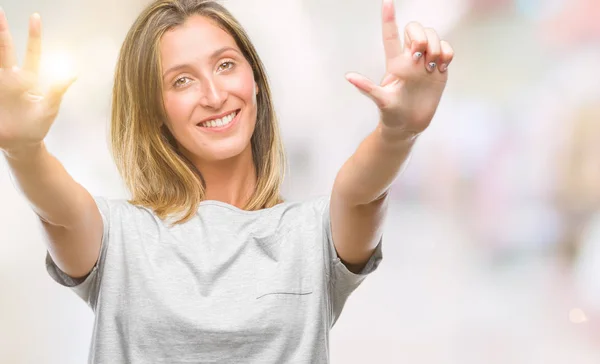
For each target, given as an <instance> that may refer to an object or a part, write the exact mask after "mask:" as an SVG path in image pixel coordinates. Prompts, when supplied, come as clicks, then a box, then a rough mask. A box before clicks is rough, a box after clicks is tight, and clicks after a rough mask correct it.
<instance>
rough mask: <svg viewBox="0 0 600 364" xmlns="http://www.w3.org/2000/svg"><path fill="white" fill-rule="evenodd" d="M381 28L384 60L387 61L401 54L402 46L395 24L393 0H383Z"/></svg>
mask: <svg viewBox="0 0 600 364" xmlns="http://www.w3.org/2000/svg"><path fill="white" fill-rule="evenodd" d="M382 13H383V14H382V15H383V16H382V18H383V19H382V20H383V23H382V26H383V48H384V50H385V58H386V59H387V60H388V61H389V60H391V59H394V58H396V57H398V56H399V55H400V54H401V53H402V44H401V43H400V37H399V33H398V25H397V24H396V9H395V7H394V0H383V9H382Z"/></svg>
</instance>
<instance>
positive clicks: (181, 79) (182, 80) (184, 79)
mask: <svg viewBox="0 0 600 364" xmlns="http://www.w3.org/2000/svg"><path fill="white" fill-rule="evenodd" d="M189 81H190V79H189V78H188V77H179V78H178V79H176V80H175V83H173V86H175V87H183V86H185V85H187V84H188V83H189Z"/></svg>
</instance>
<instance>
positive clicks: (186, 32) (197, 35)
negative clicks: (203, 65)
mask: <svg viewBox="0 0 600 364" xmlns="http://www.w3.org/2000/svg"><path fill="white" fill-rule="evenodd" d="M225 46H229V47H232V48H234V49H237V50H239V48H238V46H237V44H236V43H235V40H234V39H233V37H232V36H231V35H230V34H229V33H227V32H226V31H225V30H223V29H222V28H221V27H219V26H218V25H217V23H216V22H215V21H214V20H212V19H209V18H207V17H204V16H201V15H193V16H191V17H189V18H188V19H187V20H186V21H185V23H184V24H183V25H180V26H177V27H175V28H173V29H170V30H169V31H167V32H166V33H165V34H164V35H163V36H162V38H161V40H160V54H161V59H162V62H163V64H167V63H173V62H178V61H185V60H190V59H196V60H199V59H204V58H208V57H209V56H210V55H211V54H212V53H213V52H214V51H215V50H218V49H221V48H223V47H225Z"/></svg>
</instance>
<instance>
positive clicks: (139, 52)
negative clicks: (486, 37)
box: [0, 0, 453, 364]
mask: <svg viewBox="0 0 600 364" xmlns="http://www.w3.org/2000/svg"><path fill="white" fill-rule="evenodd" d="M404 35H405V37H404V41H405V45H404V47H403V46H402V45H401V41H400V39H399V35H398V29H397V26H396V24H395V17H394V5H393V3H392V2H391V1H390V0H386V1H385V2H384V4H383V40H384V43H385V57H386V70H387V75H386V76H385V78H384V80H383V82H382V84H381V85H376V84H374V83H373V82H371V81H369V80H368V79H366V78H364V77H362V76H360V75H357V74H348V75H347V78H348V80H349V81H350V82H351V83H352V84H353V85H355V86H356V87H357V88H358V89H359V90H360V91H362V92H363V93H364V94H365V95H367V96H368V97H370V98H371V99H373V101H374V102H375V103H376V104H377V106H378V107H379V108H380V110H381V118H380V120H379V121H378V122H376V123H374V130H373V132H372V133H371V134H370V135H368V136H367V137H366V138H365V140H364V141H363V142H362V143H361V144H360V146H359V147H358V149H357V150H356V153H355V154H354V155H352V156H351V157H350V158H349V159H348V161H347V162H346V163H345V164H344V165H343V167H342V168H341V170H340V171H339V173H338V175H337V178H336V180H335V183H334V186H333V189H332V193H331V196H325V197H322V198H318V199H314V200H309V201H305V202H299V203H298V202H289V201H283V200H282V197H281V196H280V186H281V182H282V178H283V170H284V153H283V147H282V145H281V139H280V135H279V129H278V126H277V120H276V117H275V113H274V111H273V103H272V98H271V93H270V89H269V84H268V82H267V77H266V74H265V70H264V68H263V65H262V63H261V61H260V58H259V57H258V55H257V53H256V50H255V49H254V47H253V45H252V43H251V42H250V40H249V38H248V36H247V35H246V33H245V32H244V30H243V28H242V27H241V26H240V25H239V24H238V22H237V21H236V20H235V19H234V18H233V17H232V16H231V14H230V13H229V12H228V11H227V10H226V9H224V8H223V7H222V6H220V5H219V4H217V3H215V2H213V1H205V0H157V1H155V2H153V3H152V4H150V5H149V6H148V7H147V8H146V9H145V10H144V11H143V12H142V14H141V15H140V16H139V17H138V18H137V20H136V21H135V23H134V24H133V26H132V27H131V30H130V31H129V33H128V35H127V37H126V39H125V41H124V44H123V46H122V49H121V53H120V57H119V59H118V63H117V69H116V74H115V83H114V90H113V103H112V108H113V109H112V122H111V144H112V151H113V154H114V158H115V161H116V164H117V166H118V168H119V171H120V173H121V174H122V176H123V179H124V180H125V182H126V184H127V186H128V187H129V190H130V192H131V199H130V200H128V201H124V200H123V201H121V200H107V199H105V198H101V197H92V195H90V193H89V192H88V191H87V190H86V189H85V188H84V187H83V186H81V185H79V184H78V183H77V182H75V181H74V180H73V178H71V177H70V176H69V174H68V173H67V172H66V171H65V170H64V168H63V167H62V165H61V164H60V163H59V161H58V160H56V159H55V158H54V157H53V156H52V155H51V154H50V153H49V152H48V151H47V150H46V148H45V147H44V142H43V140H44V137H45V136H46V134H47V132H48V129H49V128H50V126H51V125H52V123H53V121H54V119H55V117H56V115H57V113H58V110H59V104H60V100H61V96H62V95H63V94H64V92H65V91H66V89H67V88H68V86H69V83H65V84H62V85H56V86H55V87H52V88H51V89H50V90H49V91H48V93H46V94H41V93H39V92H37V88H36V80H37V72H38V67H39V65H38V63H39V57H40V18H39V16H37V15H33V16H32V18H31V20H30V37H29V44H28V47H27V55H26V60H25V62H24V64H23V66H22V67H21V68H19V67H16V64H15V55H14V49H13V45H12V42H11V38H10V35H9V32H8V26H7V21H6V19H5V16H4V14H1V15H0V41H1V42H2V43H1V44H0V52H1V53H0V63H1V65H0V66H1V68H2V71H1V72H0V148H1V149H2V150H3V152H4V154H5V156H6V158H7V161H8V164H9V166H10V169H11V171H12V173H13V175H14V177H15V180H16V182H17V184H18V186H19V188H20V189H21V191H22V192H23V194H24V195H25V197H26V198H27V199H28V200H29V202H30V203H31V206H32V208H33V209H34V211H35V212H36V213H37V214H38V215H39V218H40V220H41V223H42V225H43V228H44V230H45V232H46V235H47V237H48V239H47V240H48V256H47V257H48V258H47V267H48V271H49V273H50V275H51V276H52V277H53V278H54V279H55V280H56V281H57V282H58V283H60V284H62V285H65V286H67V287H71V288H72V289H73V290H74V291H75V292H76V293H77V294H78V295H79V296H80V297H81V298H82V299H84V300H85V301H86V302H87V303H88V304H89V305H90V306H91V308H92V309H93V310H94V312H95V325H94V332H93V339H92V344H91V352H90V357H89V361H90V362H91V363H111V364H112V363H217V362H218V363H239V362H248V363H288V362H294V363H326V362H328V361H329V350H328V342H329V341H328V337H329V331H330V328H331V327H332V326H333V325H334V323H335V322H336V320H337V318H338V317H339V315H340V313H341V311H342V308H343V306H344V303H345V301H346V299H347V298H348V296H349V295H350V294H351V292H352V291H353V290H354V289H355V288H356V287H357V286H358V285H359V284H360V283H361V282H362V281H363V279H364V278H365V277H366V276H367V275H368V274H369V273H371V272H373V271H374V270H375V269H376V268H377V266H378V264H379V262H380V261H381V256H382V255H381V240H382V224H383V221H384V218H385V215H386V210H387V207H386V203H387V198H388V193H387V192H388V188H389V186H390V185H391V183H392V182H393V181H394V179H395V178H396V177H397V175H398V173H399V171H400V170H401V167H402V165H403V163H404V162H405V160H406V158H407V156H408V154H409V152H410V151H411V148H412V146H413V144H414V143H415V140H416V139H417V136H418V135H419V134H420V133H421V132H423V131H424V130H425V129H426V128H427V126H428V125H429V123H430V121H431V119H432V117H433V115H434V113H435V110H436V108H437V105H438V103H439V101H440V97H441V95H442V92H443V90H444V88H445V84H446V80H447V67H448V64H449V63H450V61H451V60H452V57H453V51H452V49H451V47H450V45H449V44H448V43H446V42H444V41H440V39H439V38H438V35H437V34H436V32H435V31H434V30H432V29H428V28H423V27H422V26H421V25H419V24H418V23H411V24H409V25H408V26H407V27H406V30H405V33H404Z"/></svg>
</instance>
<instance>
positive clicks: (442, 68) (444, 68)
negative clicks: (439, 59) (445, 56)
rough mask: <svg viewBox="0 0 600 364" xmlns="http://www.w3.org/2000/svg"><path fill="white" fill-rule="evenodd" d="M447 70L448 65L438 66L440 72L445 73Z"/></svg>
mask: <svg viewBox="0 0 600 364" xmlns="http://www.w3.org/2000/svg"><path fill="white" fill-rule="evenodd" d="M447 69H448V65H447V64H445V63H443V64H441V65H440V72H446V70H447Z"/></svg>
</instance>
